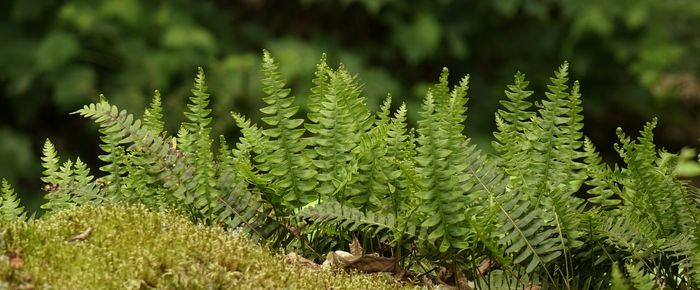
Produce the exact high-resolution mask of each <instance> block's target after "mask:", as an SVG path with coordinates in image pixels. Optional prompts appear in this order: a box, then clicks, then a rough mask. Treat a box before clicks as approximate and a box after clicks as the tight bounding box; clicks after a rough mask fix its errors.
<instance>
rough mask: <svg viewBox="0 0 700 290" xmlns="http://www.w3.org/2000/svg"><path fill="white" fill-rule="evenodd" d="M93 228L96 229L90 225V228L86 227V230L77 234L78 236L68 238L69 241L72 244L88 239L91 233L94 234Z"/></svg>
mask: <svg viewBox="0 0 700 290" xmlns="http://www.w3.org/2000/svg"><path fill="white" fill-rule="evenodd" d="M93 230H94V229H93V228H92V227H88V228H87V229H85V231H83V232H82V233H80V234H78V235H76V236H74V237H71V238H70V239H68V243H71V244H72V243H75V242H79V241H84V240H87V239H88V238H89V237H90V235H91V234H92V231H93Z"/></svg>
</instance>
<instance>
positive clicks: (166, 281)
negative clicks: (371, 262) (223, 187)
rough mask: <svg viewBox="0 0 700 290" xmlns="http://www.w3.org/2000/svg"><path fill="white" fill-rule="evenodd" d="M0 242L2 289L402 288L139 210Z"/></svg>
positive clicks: (92, 216)
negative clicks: (301, 262)
mask: <svg viewBox="0 0 700 290" xmlns="http://www.w3.org/2000/svg"><path fill="white" fill-rule="evenodd" d="M1 228H5V229H4V230H3V229H1ZM88 228H92V229H93V230H92V232H90V233H86V230H87V229H88ZM3 232H4V233H3ZM81 233H82V234H83V235H81ZM0 234H3V236H2V239H0V253H2V255H0V289H6V288H9V289H16V288H22V287H24V288H25V289H26V288H30V287H33V288H35V289H280V288H286V289H331V288H332V289H370V288H371V289H396V288H401V287H402V285H401V284H399V283H397V282H395V281H392V280H391V279H390V278H388V277H386V276H381V275H363V274H347V273H343V272H332V271H327V270H315V271H314V270H309V269H306V268H302V267H300V266H292V265H287V264H285V261H284V257H282V256H281V255H276V254H272V253H270V251H269V250H267V249H265V248H263V247H260V246H258V245H256V244H255V243H253V242H251V241H250V240H247V239H246V238H245V237H242V236H239V235H236V234H232V233H229V232H226V231H223V230H222V229H219V228H214V227H207V226H203V225H196V224H193V223H191V222H190V221H188V220H187V219H185V218H184V217H181V216H179V215H177V214H175V213H173V212H153V211H150V210H148V209H146V208H145V207H143V206H126V205H107V206H99V207H96V206H85V207H80V208H75V209H68V210H63V211H59V212H56V213H53V214H51V215H49V216H47V217H45V218H42V219H38V220H32V221H29V222H17V223H13V224H9V225H0ZM71 238H73V239H71Z"/></svg>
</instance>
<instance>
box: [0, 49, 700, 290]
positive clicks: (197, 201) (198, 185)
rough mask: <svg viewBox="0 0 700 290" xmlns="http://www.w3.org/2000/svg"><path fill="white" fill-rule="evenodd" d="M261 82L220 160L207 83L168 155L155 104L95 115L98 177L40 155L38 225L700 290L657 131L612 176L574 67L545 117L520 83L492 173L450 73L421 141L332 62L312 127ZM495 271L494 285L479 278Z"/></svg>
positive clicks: (682, 202)
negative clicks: (144, 221) (231, 235)
mask: <svg viewBox="0 0 700 290" xmlns="http://www.w3.org/2000/svg"><path fill="white" fill-rule="evenodd" d="M262 66H263V67H262V76H263V78H262V84H263V92H264V93H265V97H264V98H263V101H264V103H265V106H264V107H263V108H262V109H261V112H262V115H263V116H262V118H261V121H262V123H260V124H261V126H259V125H258V124H256V123H255V121H254V120H251V119H248V118H246V117H244V116H243V115H240V114H237V113H231V116H232V117H233V121H234V122H235V124H236V125H237V126H238V128H239V129H240V131H241V135H242V136H241V137H240V138H239V139H238V140H237V142H235V143H234V142H232V143H231V144H232V145H229V143H228V141H227V140H226V138H225V137H224V136H219V140H218V144H219V145H218V147H215V146H214V141H213V139H212V136H211V134H212V129H211V127H210V123H211V116H210V114H211V109H210V108H209V103H210V95H209V93H208V91H207V86H206V83H205V76H204V72H203V70H202V69H201V68H200V69H199V71H198V74H197V77H196V79H195V84H194V89H193V90H192V96H191V97H190V99H189V104H188V111H187V112H186V113H185V117H186V122H184V123H182V124H181V126H180V127H179V130H178V132H177V135H176V136H174V137H173V136H168V132H167V131H166V130H165V123H164V122H163V110H162V104H161V102H162V100H161V96H160V93H159V92H158V91H156V92H155V93H154V96H153V100H152V102H151V105H150V107H149V108H148V109H147V110H145V112H144V113H143V120H138V119H136V118H134V116H133V115H131V114H129V113H127V112H126V111H122V110H119V108H117V107H116V106H114V105H112V104H110V103H109V102H108V101H107V100H106V99H104V98H102V99H101V100H100V101H99V102H98V103H95V104H89V105H86V106H84V107H83V108H82V109H80V110H78V111H76V112H75V114H79V115H81V116H83V117H87V118H90V119H93V120H94V121H95V122H96V123H97V124H98V125H99V126H100V129H99V131H100V133H101V136H100V140H101V145H100V148H101V149H102V151H104V153H103V154H102V155H101V157H100V158H101V159H102V160H103V161H105V162H106V165H104V166H102V167H101V168H100V170H101V172H103V173H104V175H103V176H101V177H99V178H97V179H95V178H94V177H93V176H91V174H90V170H89V169H88V166H87V165H86V164H85V163H83V162H82V161H81V160H80V159H74V160H65V161H61V159H60V158H59V157H58V154H57V152H56V148H55V147H54V146H53V144H51V142H50V141H48V140H47V141H46V143H45V144H44V148H43V157H42V166H43V168H44V170H43V176H42V181H43V182H44V183H45V187H44V189H45V190H46V191H47V194H46V199H47V202H46V203H45V204H44V205H42V208H44V209H50V210H57V209H62V208H67V207H74V206H79V205H82V204H94V203H104V202H132V203H144V204H146V205H148V206H150V207H153V208H174V209H177V210H179V211H181V212H183V213H185V214H187V215H189V216H190V218H192V219H193V220H196V221H199V222H204V223H207V224H214V225H220V226H223V227H226V228H229V229H231V230H235V231H237V232H240V233H242V234H245V235H247V236H249V237H251V238H253V239H255V240H258V241H261V242H266V243H270V244H274V245H276V246H280V247H285V248H286V249H288V250H294V251H301V252H302V253H304V254H313V255H315V256H316V257H321V255H320V254H319V253H318V252H319V251H320V250H337V249H338V247H340V246H343V243H345V242H348V241H349V240H350V239H351V238H353V237H358V238H360V239H361V240H362V242H363V247H365V249H379V250H381V251H382V254H387V255H389V254H390V255H394V256H395V257H397V258H398V260H399V262H400V263H401V265H402V266H405V267H406V268H407V269H408V270H409V271H416V272H420V271H427V273H430V271H429V270H427V269H428V268H432V267H445V268H446V269H449V271H452V272H454V273H458V272H462V273H463V274H465V276H466V277H467V278H468V279H472V280H474V281H475V284H476V285H479V287H494V288H499V287H500V288H514V287H535V286H539V287H542V288H543V289H544V288H567V289H589V288H590V289H607V288H610V286H612V287H613V288H614V289H629V288H635V289H651V288H654V287H656V288H660V286H661V285H666V286H667V287H669V288H673V289H676V288H678V289H688V288H692V287H700V282H698V281H700V278H699V277H700V275H699V274H698V273H699V272H700V270H698V269H700V262H699V261H700V258H699V255H698V254H697V253H698V249H700V242H698V241H700V239H699V238H698V236H700V234H699V233H700V226H698V222H697V216H698V211H700V209H698V205H699V204H698V203H697V200H693V195H696V194H697V192H696V191H697V188H695V187H694V186H692V185H689V184H687V183H685V182H684V181H681V180H679V179H677V177H676V175H675V168H676V167H677V161H678V157H677V156H675V155H673V154H670V153H666V152H663V151H661V152H659V150H657V149H656V147H655V146H654V144H653V133H652V130H653V127H654V126H655V123H656V120H654V121H652V122H650V123H649V124H647V126H645V127H644V129H643V130H642V132H641V134H640V135H641V136H640V137H639V138H637V139H632V138H630V137H628V136H627V135H625V134H623V133H622V131H621V130H620V131H618V135H619V139H620V141H619V144H617V145H616V146H615V149H616V150H617V152H618V153H619V154H620V156H621V157H622V159H623V161H624V164H613V165H610V166H608V165H607V164H605V163H604V162H603V161H602V158H601V157H600V154H599V153H598V152H596V148H595V146H594V145H593V143H592V142H591V141H590V140H588V139H587V138H585V137H584V136H583V134H582V128H583V125H582V124H583V122H582V119H583V116H582V114H581V112H582V106H581V93H580V87H579V84H578V82H573V84H571V87H569V82H568V65H567V64H566V63H565V64H564V65H562V66H561V67H560V68H559V69H558V70H557V71H556V72H555V73H554V77H552V78H551V85H549V86H548V91H547V92H546V93H545V96H544V98H543V99H542V101H540V102H535V103H533V102H532V101H530V100H529V98H530V97H531V96H532V95H533V94H534V92H533V91H530V90H528V82H527V81H526V80H525V76H524V75H523V74H522V73H520V72H518V73H516V75H515V78H514V84H513V85H510V86H508V89H507V90H506V91H505V95H506V99H504V100H502V101H501V104H502V109H500V110H498V112H497V114H496V116H495V117H496V125H497V131H496V132H495V133H494V137H495V141H494V142H493V143H492V145H493V148H494V149H495V152H496V155H495V156H493V155H489V154H486V153H484V152H483V151H482V150H480V148H478V146H476V145H474V144H471V139H470V138H469V137H468V136H466V135H465V134H464V129H465V121H466V118H467V117H466V111H467V103H468V101H469V98H468V97H467V91H468V83H469V78H468V77H465V78H463V79H461V80H460V82H459V83H458V84H457V85H456V86H454V87H450V85H449V83H448V76H449V75H448V72H447V70H446V69H445V70H444V71H443V73H442V74H441V75H440V77H439V79H438V82H437V83H436V84H435V85H433V86H432V87H431V88H430V89H429V91H428V93H427V94H426V96H425V99H424V101H423V104H422V108H421V112H420V113H419V116H420V118H419V120H418V127H417V129H416V128H409V125H408V122H407V115H408V112H407V109H406V105H405V104H402V105H401V106H399V107H398V108H397V110H396V111H393V109H392V98H391V96H388V97H387V99H386V100H385V101H384V103H383V105H382V106H381V108H380V110H379V112H377V113H376V114H373V113H372V112H370V111H369V109H367V106H366V105H365V100H364V98H363V97H362V91H361V87H362V86H361V85H360V84H358V83H357V80H356V77H355V76H353V75H352V74H350V72H348V71H347V69H346V68H345V67H344V66H342V65H341V66H339V67H338V68H337V69H332V68H330V67H329V66H328V64H327V63H326V56H325V55H323V56H322V58H321V61H320V63H319V64H318V65H317V67H316V68H317V69H316V73H315V76H314V79H313V87H312V89H311V92H310V94H309V95H308V100H309V103H308V104H306V109H307V114H306V119H302V118H300V117H298V116H297V114H298V113H299V112H298V110H299V107H297V106H296V104H295V98H294V97H292V95H291V90H290V89H288V88H286V82H285V80H284V79H283V78H282V76H281V74H280V73H279V68H278V65H277V63H276V62H275V61H274V59H273V58H272V56H271V55H270V54H269V53H268V52H267V51H264V52H263V65H262ZM234 144H235V145H234ZM584 183H585V184H586V185H587V187H586V188H583V189H582V188H581V185H582V184H584ZM0 189H1V192H2V195H0V213H2V218H3V221H8V220H15V219H24V217H25V214H24V213H23V210H22V208H21V206H19V203H18V201H17V198H16V196H15V194H14V192H13V190H12V188H11V187H10V186H9V184H7V182H3V184H2V188H0ZM581 197H584V198H581ZM487 259H488V260H489V261H497V262H498V264H500V269H489V270H490V272H489V273H488V276H487V277H477V276H476V275H475V274H474V273H475V272H474V269H475V268H477V265H478V264H479V263H481V261H484V260H487ZM618 264H619V265H625V266H624V267H623V269H620V267H618ZM423 267H426V268H425V269H424V268H423ZM427 273H425V274H427ZM662 278H663V279H666V280H665V281H663V283H662V280H661V279H662Z"/></svg>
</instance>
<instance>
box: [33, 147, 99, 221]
mask: <svg viewBox="0 0 700 290" xmlns="http://www.w3.org/2000/svg"><path fill="white" fill-rule="evenodd" d="M89 174H90V170H89V169H88V168H87V165H85V163H83V162H82V161H81V160H80V158H78V159H77V160H76V161H75V163H73V161H71V160H68V161H66V162H64V163H63V164H62V165H61V167H60V168H59V170H58V172H56V173H55V178H56V182H57V183H56V184H50V185H49V186H48V189H49V190H48V192H47V194H46V195H45V196H44V198H45V199H47V202H46V203H44V204H42V205H41V208H43V209H49V210H58V209H63V208H70V207H74V206H78V205H83V204H88V203H93V202H96V203H100V202H102V201H104V199H105V198H104V197H103V196H102V195H101V193H100V189H99V188H98V187H97V186H96V185H95V183H94V182H93V177H92V176H91V175H89Z"/></svg>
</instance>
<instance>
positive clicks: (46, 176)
mask: <svg viewBox="0 0 700 290" xmlns="http://www.w3.org/2000/svg"><path fill="white" fill-rule="evenodd" d="M42 155H43V156H42V157H41V166H42V167H43V168H44V171H43V172H42V177H41V181H43V182H44V183H45V184H46V185H47V186H48V187H49V188H50V187H53V186H54V185H56V184H58V182H59V180H58V178H57V176H56V174H57V173H58V171H59V167H60V164H59V162H60V160H59V158H58V153H57V152H56V147H54V146H53V143H51V141H50V140H49V139H46V141H45V142H44V148H43V149H42Z"/></svg>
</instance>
